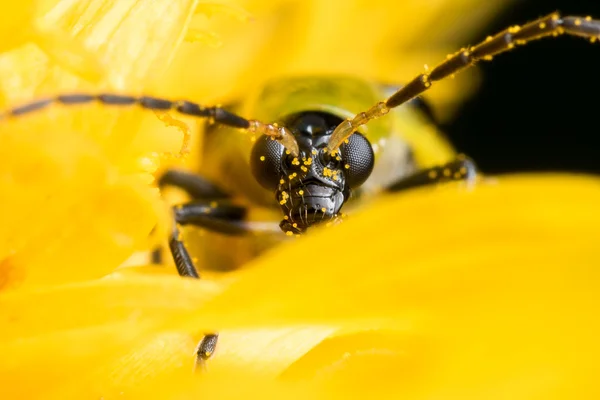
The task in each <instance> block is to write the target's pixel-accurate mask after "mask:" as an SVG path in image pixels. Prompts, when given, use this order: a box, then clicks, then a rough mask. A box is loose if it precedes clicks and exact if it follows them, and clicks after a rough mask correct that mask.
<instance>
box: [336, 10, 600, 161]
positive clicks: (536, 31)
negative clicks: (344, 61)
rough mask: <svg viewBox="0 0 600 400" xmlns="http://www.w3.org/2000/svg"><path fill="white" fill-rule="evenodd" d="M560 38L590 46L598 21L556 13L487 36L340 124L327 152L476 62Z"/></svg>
mask: <svg viewBox="0 0 600 400" xmlns="http://www.w3.org/2000/svg"><path fill="white" fill-rule="evenodd" d="M562 34H567V35H570V36H578V37H583V38H587V39H589V40H590V42H592V43H593V42H595V41H597V40H599V39H600V20H594V19H592V18H591V17H577V16H569V17H562V18H561V16H560V14H559V13H557V12H555V13H552V14H550V15H547V16H545V17H543V18H540V19H538V20H536V21H533V22H530V23H528V24H525V25H523V26H511V27H509V28H507V29H505V30H504V31H502V32H500V33H498V34H496V35H494V36H488V37H487V38H486V39H485V40H484V41H482V42H481V43H479V44H477V45H475V46H472V47H469V48H466V49H462V50H460V51H458V52H456V53H455V54H451V55H449V56H448V57H447V58H446V60H445V61H443V62H441V63H440V64H438V65H437V66H435V67H434V68H433V69H431V70H430V71H428V72H426V73H423V74H420V75H417V76H416V77H415V78H414V79H413V80H411V81H409V82H408V83H407V84H406V85H404V86H403V87H402V88H400V89H399V90H398V91H397V92H396V93H394V94H393V95H392V96H390V97H389V98H388V99H387V100H385V101H383V102H380V103H378V104H377V105H375V106H373V107H371V109H369V110H368V111H366V112H363V113H359V114H357V115H356V116H355V117H354V118H351V119H348V120H346V121H344V122H342V123H340V124H339V125H338V126H337V127H336V128H335V130H334V132H333V133H332V135H331V139H330V140H329V143H328V145H327V150H328V151H330V152H331V153H334V152H335V151H337V149H338V148H339V147H340V146H341V144H342V143H343V142H344V141H345V140H346V139H347V138H348V137H350V135H352V134H353V133H354V132H355V131H356V129H358V128H359V127H360V126H362V125H365V124H367V123H368V122H369V121H371V120H373V119H375V118H379V117H381V116H383V115H385V114H387V113H388V112H389V110H390V109H392V108H395V107H398V106H401V105H402V104H404V103H406V102H408V101H410V100H412V99H414V98H415V97H417V96H419V95H420V94H422V93H423V92H425V91H427V90H428V89H429V88H430V87H431V85H432V83H433V82H435V81H440V80H442V79H445V78H447V77H450V76H453V75H454V74H456V73H457V72H460V71H462V70H464V69H466V68H468V67H471V66H473V65H475V64H476V63H477V62H479V61H482V60H485V61H490V60H492V58H493V56H495V55H497V54H500V53H504V52H506V51H508V50H511V49H513V48H515V47H518V46H523V45H525V44H527V43H530V42H532V41H534V40H537V39H542V38H545V37H556V36H559V35H562Z"/></svg>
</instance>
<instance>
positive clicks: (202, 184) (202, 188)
mask: <svg viewBox="0 0 600 400" xmlns="http://www.w3.org/2000/svg"><path fill="white" fill-rule="evenodd" d="M158 186H159V187H160V188H161V189H162V188H164V187H165V186H175V187H177V188H179V189H183V190H185V191H186V193H187V194H188V195H189V196H190V197H191V198H192V199H195V200H220V199H228V198H230V197H231V196H230V195H229V194H228V193H226V192H225V191H224V190H222V189H221V188H219V187H218V186H217V185H215V184H214V183H212V182H209V181H208V180H206V179H204V178H203V177H201V176H199V175H197V174H194V173H191V172H186V171H181V170H176V169H171V170H168V171H167V172H165V173H164V174H163V175H162V176H161V177H160V179H159V180H158Z"/></svg>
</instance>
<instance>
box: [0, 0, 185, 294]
mask: <svg viewBox="0 0 600 400" xmlns="http://www.w3.org/2000/svg"><path fill="white" fill-rule="evenodd" d="M195 5H196V2H195V1H192V0H178V1H175V2H158V3H155V2H152V3H148V2H118V4H117V2H112V3H111V4H109V5H107V4H105V2H103V1H99V0H90V1H86V2H83V3H74V2H70V1H67V0H63V1H57V2H55V4H54V6H53V7H48V10H47V11H46V12H45V13H44V14H43V15H41V16H39V20H40V21H42V22H40V24H42V25H43V26H52V27H53V29H60V30H62V31H65V32H70V33H71V34H72V35H74V36H73V37H75V38H76V39H73V40H77V43H79V44H80V45H81V46H82V47H84V48H85V49H87V50H90V51H95V52H97V54H98V56H99V57H100V59H101V61H102V62H103V63H105V64H107V65H110V70H109V71H107V75H106V76H104V77H103V78H102V80H101V82H100V83H98V85H97V86H93V87H92V86H91V84H90V83H89V82H86V81H84V80H82V79H80V78H78V77H76V76H74V75H73V74H72V72H74V71H70V70H66V69H65V68H64V66H59V65H55V64H54V62H53V61H52V59H50V58H49V57H48V56H47V55H45V54H44V53H42V52H40V50H39V49H38V48H37V47H35V46H32V45H26V46H22V47H20V48H17V49H15V50H13V51H10V52H7V53H4V54H2V55H0V75H2V76H3V79H2V80H1V84H0V91H1V92H2V94H3V96H4V99H3V101H2V105H3V106H4V107H12V106H15V105H18V104H19V103H21V102H25V101H30V100H31V99H33V98H36V97H39V96H42V95H55V94H58V93H62V92H64V91H69V92H74V91H77V90H82V91H90V90H91V91H94V92H96V91H98V90H99V89H109V90H127V91H130V92H133V94H138V93H139V90H141V89H143V88H147V87H151V86H152V81H153V79H160V76H161V73H162V72H163V71H164V70H165V69H166V68H167V66H168V64H169V62H170V59H171V57H172V55H173V53H174V52H175V51H176V49H177V47H178V44H179V43H180V42H181V40H182V39H183V36H184V34H185V31H186V28H187V22H188V21H189V18H190V17H191V15H192V14H193V13H194V12H195ZM48 40H50V41H49V42H47V43H46V45H47V47H49V48H54V49H55V50H56V51H58V52H60V51H62V50H61V49H59V48H57V47H56V46H55V45H60V44H61V43H62V42H61V41H60V40H54V39H48ZM61 58H62V57H61ZM81 61H82V62H83V63H84V64H82V65H79V67H81V68H83V69H86V67H85V60H84V59H81ZM73 62H75V63H76V62H77V61H76V60H75V59H74V61H73ZM79 67H76V68H75V67H74V68H75V69H77V68H79ZM165 124H168V125H173V127H165ZM190 126H192V127H195V126H196V125H195V122H191V125H190ZM182 130H186V125H185V124H177V123H176V122H173V121H171V120H165V123H163V122H161V121H160V120H159V119H157V118H156V116H155V115H153V114H152V113H148V112H142V111H140V110H132V109H129V110H127V109H125V110H124V109H114V108H111V107H102V106H88V107H71V108H66V107H58V106H57V107H53V108H52V109H49V110H44V111H42V112H39V113H38V114H37V115H31V116H24V117H21V118H16V119H15V120H14V121H11V122H9V121H3V123H2V125H1V126H0V135H1V136H2V139H3V146H2V149H1V150H0V153H2V157H3V160H4V161H3V165H2V167H0V168H1V169H0V188H1V190H2V193H7V194H8V195H7V196H3V199H2V200H1V203H0V205H1V209H2V211H1V212H0V218H1V219H2V220H3V221H4V223H3V225H2V229H0V288H6V287H15V286H18V285H22V284H30V285H40V284H50V283H52V282H66V281H71V280H80V279H87V278H90V277H99V276H102V275H104V274H106V273H108V272H110V271H111V270H112V269H114V268H115V267H116V266H117V265H119V264H120V263H121V262H123V261H124V260H125V259H126V258H127V257H128V256H129V255H130V254H131V252H132V251H133V250H134V249H136V248H140V247H142V246H143V245H145V244H146V243H145V241H146V238H147V235H148V233H149V232H150V230H151V229H152V228H153V227H154V225H155V224H156V222H157V219H162V220H163V222H162V224H161V226H163V227H164V226H165V225H166V222H165V220H166V211H167V209H166V207H165V206H164V205H163V204H162V203H161V202H160V199H159V196H158V191H157V190H156V189H152V188H151V187H150V184H151V183H152V181H153V177H152V175H151V173H152V172H155V170H156V168H157V166H158V160H159V157H160V155H159V153H161V152H164V153H172V154H176V153H177V152H178V151H179V148H180V146H181V139H182V132H181V131H182Z"/></svg>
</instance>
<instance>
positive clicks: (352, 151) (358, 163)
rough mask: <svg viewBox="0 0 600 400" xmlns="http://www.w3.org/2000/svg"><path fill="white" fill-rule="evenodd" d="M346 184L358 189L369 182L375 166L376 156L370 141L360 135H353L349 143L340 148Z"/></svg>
mask: <svg viewBox="0 0 600 400" xmlns="http://www.w3.org/2000/svg"><path fill="white" fill-rule="evenodd" d="M340 151H341V153H342V160H343V161H342V162H343V163H344V165H343V167H342V168H343V169H344V171H345V172H346V183H347V184H348V185H350V187H352V188H356V187H358V186H360V185H362V184H363V183H365V181H366V180H367V178H369V176H370V175H371V172H373V167H374V166H375V154H374V153H373V147H372V146H371V143H370V142H369V140H368V139H367V138H366V137H364V136H363V135H361V134H360V133H353V134H352V135H351V136H350V137H349V138H348V143H343V144H342V145H341V146H340Z"/></svg>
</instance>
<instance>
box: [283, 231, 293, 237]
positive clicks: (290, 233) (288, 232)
mask: <svg viewBox="0 0 600 400" xmlns="http://www.w3.org/2000/svg"><path fill="white" fill-rule="evenodd" d="M285 234H286V235H287V236H294V232H292V231H287V232H286V233H285Z"/></svg>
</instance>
